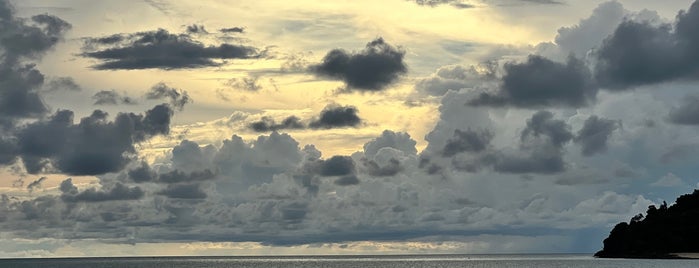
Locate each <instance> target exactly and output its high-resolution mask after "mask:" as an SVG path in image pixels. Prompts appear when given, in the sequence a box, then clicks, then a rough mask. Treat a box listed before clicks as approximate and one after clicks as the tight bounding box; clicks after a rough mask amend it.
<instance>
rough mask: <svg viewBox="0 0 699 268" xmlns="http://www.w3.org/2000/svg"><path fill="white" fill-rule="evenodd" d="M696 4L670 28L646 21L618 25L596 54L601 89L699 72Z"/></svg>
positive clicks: (693, 76) (698, 10) (693, 75)
mask: <svg viewBox="0 0 699 268" xmlns="http://www.w3.org/2000/svg"><path fill="white" fill-rule="evenodd" d="M697 25H699V3H698V2H694V3H692V5H691V6H690V8H689V10H687V11H681V12H680V13H679V14H678V15H677V18H676V21H675V24H674V27H673V25H671V24H657V23H655V24H654V23H651V22H648V21H634V20H626V21H624V22H622V23H621V24H620V25H619V26H618V27H617V28H616V30H615V31H614V33H613V34H612V35H611V36H609V37H608V38H607V39H606V40H605V41H604V43H603V44H602V46H601V47H600V48H599V49H598V50H597V51H596V53H595V56H596V58H597V61H598V63H597V64H596V67H595V75H596V77H597V80H598V81H599V83H600V85H601V86H602V87H605V88H607V89H611V90H623V89H627V88H633V87H635V86H641V85H651V84H657V83H662V82H668V81H673V80H679V79H692V80H696V79H697V78H698V77H699V76H697V75H696V73H697V71H699V52H697V50H696V47H697V46H699V28H698V27H697Z"/></svg>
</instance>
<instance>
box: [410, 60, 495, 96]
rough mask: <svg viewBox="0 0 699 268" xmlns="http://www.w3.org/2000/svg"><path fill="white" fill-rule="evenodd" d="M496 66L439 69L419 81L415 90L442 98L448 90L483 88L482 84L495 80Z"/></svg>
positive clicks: (479, 65) (457, 66)
mask: <svg viewBox="0 0 699 268" xmlns="http://www.w3.org/2000/svg"><path fill="white" fill-rule="evenodd" d="M497 68H498V64H497V62H495V61H491V62H485V63H482V64H478V65H472V66H469V67H464V66H461V65H455V66H444V67H441V68H439V69H438V70H437V71H436V72H435V73H434V74H433V75H432V76H431V77H427V78H423V79H420V80H419V81H418V82H417V83H416V84H415V89H416V90H418V91H420V92H425V93H427V94H429V95H432V96H443V95H444V94H445V93H447V91H449V90H457V91H458V90H460V89H463V88H481V89H482V88H483V85H484V84H486V85H487V84H488V83H489V82H493V81H496V80H497V77H496V73H497Z"/></svg>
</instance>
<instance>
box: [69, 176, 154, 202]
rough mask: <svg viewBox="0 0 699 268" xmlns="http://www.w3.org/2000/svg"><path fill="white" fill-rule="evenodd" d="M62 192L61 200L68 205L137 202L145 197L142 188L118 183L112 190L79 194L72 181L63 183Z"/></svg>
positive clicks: (92, 190)
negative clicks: (119, 201)
mask: <svg viewBox="0 0 699 268" xmlns="http://www.w3.org/2000/svg"><path fill="white" fill-rule="evenodd" d="M60 190H61V192H62V194H61V200H63V201H64V202H68V203H74V202H88V203H89V202H106V201H117V200H137V199H141V198H142V197H143V196H144V195H145V193H144V192H143V190H141V188H140V187H128V186H126V185H124V184H121V183H116V184H115V185H114V186H113V187H111V189H109V190H106V191H103V190H97V189H95V188H90V189H87V190H85V191H82V192H79V191H78V188H77V187H75V185H73V181H72V179H67V180H65V181H63V182H62V183H61V186H60Z"/></svg>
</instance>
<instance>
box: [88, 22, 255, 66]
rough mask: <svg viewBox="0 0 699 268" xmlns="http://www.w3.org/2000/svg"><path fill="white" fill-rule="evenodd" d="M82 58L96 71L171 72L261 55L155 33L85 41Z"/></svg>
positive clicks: (239, 47) (160, 31)
mask: <svg viewBox="0 0 699 268" xmlns="http://www.w3.org/2000/svg"><path fill="white" fill-rule="evenodd" d="M93 48H94V49H93ZM81 55H82V56H83V57H87V58H93V59H96V60H99V61H101V63H99V64H97V65H95V66H93V68H94V69H97V70H136V69H165V70H171V69H183V68H203V67H214V66H220V65H222V64H223V63H224V61H223V60H228V59H252V58H258V57H260V51H259V50H258V49H257V48H254V47H250V46H244V45H232V44H220V45H208V46H207V45H204V44H203V43H201V42H199V41H196V40H194V39H193V38H192V37H191V36H189V35H188V34H172V33H170V32H168V31H167V30H164V29H158V30H157V31H148V32H138V33H133V34H121V35H112V36H107V37H98V38H87V39H86V41H85V46H84V51H83V53H82V54H81Z"/></svg>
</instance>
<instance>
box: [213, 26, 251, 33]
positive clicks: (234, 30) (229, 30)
mask: <svg viewBox="0 0 699 268" xmlns="http://www.w3.org/2000/svg"><path fill="white" fill-rule="evenodd" d="M218 31H219V32H222V33H244V32H245V27H230V28H221V29H219V30H218Z"/></svg>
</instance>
